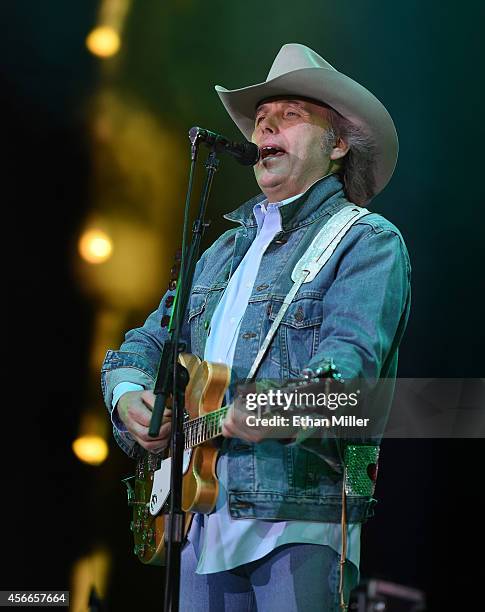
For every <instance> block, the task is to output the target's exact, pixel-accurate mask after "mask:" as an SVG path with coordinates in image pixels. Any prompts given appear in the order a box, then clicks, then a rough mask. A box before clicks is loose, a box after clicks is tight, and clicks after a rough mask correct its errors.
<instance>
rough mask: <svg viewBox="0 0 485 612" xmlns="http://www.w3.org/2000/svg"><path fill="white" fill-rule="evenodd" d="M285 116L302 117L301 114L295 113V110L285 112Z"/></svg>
mask: <svg viewBox="0 0 485 612" xmlns="http://www.w3.org/2000/svg"><path fill="white" fill-rule="evenodd" d="M285 115H286V116H287V117H299V116H300V114H299V113H298V112H297V111H295V110H287V111H286V112H285Z"/></svg>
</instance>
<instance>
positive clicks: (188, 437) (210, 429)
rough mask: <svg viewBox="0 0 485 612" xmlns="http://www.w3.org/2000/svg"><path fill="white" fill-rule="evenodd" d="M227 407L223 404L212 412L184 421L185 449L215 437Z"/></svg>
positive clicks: (220, 427)
mask: <svg viewBox="0 0 485 612" xmlns="http://www.w3.org/2000/svg"><path fill="white" fill-rule="evenodd" d="M228 409H229V407H228V406H223V407H222V408H219V409H218V410H214V412H209V413H208V414H204V415H203V416H199V417H197V418H195V419H191V420H190V421H185V423H184V434H185V450H188V449H189V448H193V447H194V446H197V445H198V444H202V443H203V442H207V440H212V438H217V436H220V435H221V432H222V421H223V420H224V417H225V416H226V414H227V411H228Z"/></svg>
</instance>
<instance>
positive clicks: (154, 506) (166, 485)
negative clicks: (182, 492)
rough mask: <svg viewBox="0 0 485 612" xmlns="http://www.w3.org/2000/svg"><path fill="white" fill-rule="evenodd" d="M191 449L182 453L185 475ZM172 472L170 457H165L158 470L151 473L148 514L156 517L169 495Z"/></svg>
mask: <svg viewBox="0 0 485 612" xmlns="http://www.w3.org/2000/svg"><path fill="white" fill-rule="evenodd" d="M191 456H192V449H191V448H189V449H187V450H186V451H184V457H183V468H182V471H183V474H186V473H187V470H188V469H189V466H190V458H191ZM171 472H172V457H167V459H164V460H163V461H162V463H161V464H160V467H159V468H158V470H156V471H155V472H154V473H153V487H152V492H151V495H150V514H151V515H152V516H156V515H157V514H158V513H159V512H160V510H161V509H162V507H163V504H164V503H165V502H166V501H167V499H168V496H169V495H170V475H171Z"/></svg>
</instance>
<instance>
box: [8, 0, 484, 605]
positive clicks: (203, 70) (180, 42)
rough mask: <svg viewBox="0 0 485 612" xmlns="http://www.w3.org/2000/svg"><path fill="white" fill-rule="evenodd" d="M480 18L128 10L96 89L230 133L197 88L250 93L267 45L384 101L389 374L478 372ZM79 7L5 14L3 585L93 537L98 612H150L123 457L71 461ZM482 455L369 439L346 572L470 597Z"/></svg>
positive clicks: (239, 174) (474, 598)
mask: <svg viewBox="0 0 485 612" xmlns="http://www.w3.org/2000/svg"><path fill="white" fill-rule="evenodd" d="M481 6H482V3H480V2H466V1H465V2H461V3H448V2H438V1H434V0H433V1H431V0H429V1H426V0H425V1H418V0H412V1H408V2H382V1H381V2H378V1H377V0H368V1H364V0H354V1H352V2H351V1H350V0H344V1H342V2H340V3H334V2H332V3H331V2H317V1H309V2H301V1H300V2H296V3H294V2H288V1H286V0H285V1H279V2H276V1H274V0H269V1H267V2H264V3H262V2H255V1H250V2H244V3H243V2H228V1H223V0H217V1H212V2H196V1H195V0H185V1H182V0H180V1H178V2H171V3H168V2H155V0H150V1H148V0H146V1H138V2H134V6H133V9H132V12H131V14H130V16H129V19H128V22H127V26H126V32H125V38H124V43H125V45H126V50H125V51H124V59H123V61H122V65H121V69H120V72H119V73H118V74H117V75H116V77H114V82H113V85H115V86H116V87H117V88H119V89H120V90H121V91H125V92H127V93H133V94H136V96H137V97H139V98H141V99H142V100H143V101H144V103H145V104H146V105H147V106H148V107H149V108H151V109H152V110H153V111H154V112H156V113H157V115H160V117H161V118H163V119H165V120H167V121H170V122H171V124H172V125H174V126H176V128H177V130H178V133H179V134H180V142H181V143H182V144H183V143H184V142H185V139H186V132H187V130H188V128H189V127H190V126H191V125H203V126H204V127H208V128H210V129H213V130H216V131H219V132H222V133H223V134H225V135H227V136H229V137H231V138H235V139H237V138H239V137H240V136H239V134H238V132H237V129H236V128H235V126H234V125H233V124H232V122H231V120H230V119H229V117H228V116H227V115H226V114H225V112H224V109H223V107H222V105H221V104H220V102H219V100H218V98H217V96H216V94H215V92H214V91H213V85H214V84H221V85H224V86H226V87H228V88H236V87H240V86H244V85H248V84H252V83H255V82H259V81H262V80H264V79H265V77H266V74H267V71H268V69H269V66H270V64H271V62H272V60H273V58H274V56H275V55H276V53H277V51H278V50H279V48H280V47H281V45H282V44H283V43H285V42H301V43H304V44H307V45H309V46H310V47H313V48H314V49H315V50H317V51H318V52H320V53H321V54H322V55H323V56H324V57H325V58H326V59H327V60H328V61H329V62H330V63H332V64H333V65H334V66H335V67H336V68H338V69H339V70H341V71H342V72H344V73H346V74H348V75H349V76H351V77H353V78H355V79H356V80H358V81H359V82H361V83H362V84H364V85H365V86H366V87H368V88H369V89H370V90H371V91H372V92H373V93H375V94H376V95H377V96H378V97H379V98H380V99H381V100H382V101H383V102H384V104H385V105H386V107H387V108H388V109H389V111H390V113H391V115H392V116H393V118H394V120H395V123H396V126H397V130H398V133H399V138H400V157H399V162H398V166H397V170H396V173H395V175H394V178H393V179H392V181H391V183H390V185H389V186H388V187H387V188H386V189H385V191H384V192H383V193H382V194H381V195H380V196H379V197H378V198H376V200H375V203H374V204H375V206H374V207H375V209H376V210H378V211H379V212H381V213H382V214H384V215H385V216H388V217H389V218H390V219H391V220H392V221H393V222H394V223H396V225H397V226H398V227H399V228H400V229H401V230H402V232H403V234H404V237H405V239H406V242H407V244H408V248H409V251H410V254H411V260H412V265H413V306H412V315H411V319H410V323H409V328H408V331H407V334H406V336H405V340H404V342H403V345H402V350H401V361H400V375H401V376H415V377H443V378H444V377H467V376H470V377H472V376H473V377H478V376H483V374H484V356H483V355H484V334H483V327H484V314H483V312H484V309H483V278H484V273H483V262H484V249H483V243H484V217H485V213H484V211H483V207H484V195H483V193H484V189H483V176H484V161H485V160H484V155H483V119H482V112H483V111H482V108H483V91H482V87H481V83H482V82H483V59H484V58H483V52H482V47H483V32H482V24H483V11H482V12H480V8H481ZM96 8H97V3H96V2H93V1H92V0H89V1H84V2H82V3H72V2H69V3H67V2H60V1H59V0H53V1H51V2H49V3H43V2H34V1H31V2H26V1H21V0H20V1H19V0H17V1H16V2H15V3H10V4H9V5H8V6H3V8H2V12H3V13H4V18H3V20H2V21H3V33H2V36H1V37H0V45H1V51H0V58H1V61H0V64H1V80H2V92H3V94H2V96H3V102H4V103H6V104H5V107H4V111H3V114H2V117H3V132H4V134H8V135H9V138H8V139H4V152H3V153H4V159H6V165H5V167H6V169H7V172H6V173H5V174H6V177H5V179H4V180H5V181H6V182H5V183H4V184H5V187H4V197H3V208H2V210H3V215H2V221H3V232H2V237H3V239H2V243H3V244H2V246H3V254H4V262H5V264H6V266H5V267H6V271H7V275H8V283H6V295H7V297H8V304H9V309H8V314H6V315H5V318H4V321H3V323H4V328H5V329H6V330H7V334H5V335H4V342H3V346H4V352H5V356H6V358H7V361H8V363H9V365H10V366H11V368H10V373H9V377H8V378H7V380H6V382H4V400H3V402H2V403H3V412H4V414H5V415H6V416H7V417H8V418H7V419H5V423H4V424H3V427H2V431H3V440H4V444H3V448H4V450H5V458H4V472H5V473H6V474H7V475H9V476H11V479H10V480H11V481H12V482H11V483H10V484H5V490H4V499H5V501H4V504H3V506H4V508H3V509H4V514H5V516H4V518H3V522H2V525H3V529H4V532H5V534H6V535H9V536H11V537H10V538H9V543H8V545H7V544H6V545H4V547H3V555H2V556H3V557H4V559H3V563H4V564H5V565H6V567H8V571H7V572H5V573H3V575H2V578H1V580H0V582H1V584H0V586H1V588H2V589H7V588H25V589H35V588H67V584H68V572H69V567H70V564H71V563H72V561H73V560H74V559H75V558H77V557H78V556H79V555H80V554H82V553H84V552H87V551H89V549H90V547H91V546H93V545H94V544H95V543H96V542H97V541H102V542H107V543H108V544H109V546H110V547H111V548H112V549H113V551H114V559H115V563H114V574H113V587H112V588H111V590H110V608H109V609H112V610H121V609H132V608H137V609H143V610H145V609H147V610H148V609H155V607H154V606H155V605H157V606H158V602H161V595H160V591H161V579H160V575H159V572H158V570H155V569H153V568H144V567H142V566H141V565H140V564H139V563H138V562H137V561H136V560H135V558H134V557H133V556H132V554H131V550H130V549H131V543H130V535H129V532H128V510H127V509H126V507H125V500H124V492H123V490H122V489H121V487H120V486H119V483H118V475H119V473H121V472H123V470H125V471H126V472H129V471H130V470H131V465H130V463H129V462H128V461H127V460H125V459H124V458H123V457H122V456H121V454H120V453H117V452H112V453H111V455H110V459H109V461H108V462H107V463H106V464H105V465H104V466H103V467H102V468H99V469H94V468H88V467H86V466H82V465H80V464H79V463H78V462H77V460H76V459H75V458H74V457H73V455H72V453H71V450H70V443H71V440H72V439H73V437H74V436H75V434H76V428H77V424H78V419H79V414H80V412H81V408H82V393H83V382H84V380H85V376H86V373H87V365H86V361H87V354H88V349H89V346H88V343H89V330H90V324H91V322H92V317H93V313H92V310H91V308H92V307H91V306H90V304H89V303H88V302H87V300H86V299H85V298H84V297H83V296H82V295H81V293H80V291H79V290H78V289H77V288H76V285H75V283H74V280H73V278H72V276H71V273H70V267H69V260H70V252H71V249H72V242H73V239H74V237H75V235H76V232H77V229H78V226H79V223H80V221H81V219H82V218H83V216H84V214H85V212H86V211H87V209H88V206H89V198H88V192H87V184H88V179H89V175H90V158H89V151H88V144H87V138H86V119H85V116H84V114H83V103H84V102H85V101H86V100H87V99H88V98H89V96H90V95H91V94H92V92H93V91H95V89H96V87H97V86H98V85H99V83H100V80H101V77H100V73H99V70H98V61H97V60H96V59H94V58H93V57H92V56H90V55H89V53H88V52H87V51H86V49H85V46H84V38H85V35H86V33H87V32H88V31H89V29H90V28H91V27H92V26H93V24H94V22H95V18H96ZM7 186H11V187H12V192H11V195H9V196H7V189H6V187H7ZM256 190H257V186H256V183H255V181H254V178H253V175H252V171H251V170H245V169H242V168H241V167H239V166H237V165H236V164H235V163H234V162H233V161H232V160H230V159H227V160H226V159H224V161H223V166H222V169H221V171H220V172H219V173H218V175H217V178H216V184H215V188H214V192H213V197H212V202H211V215H210V216H211V218H212V220H213V225H212V227H211V229H210V231H209V233H208V235H207V237H206V243H210V241H211V240H212V239H213V238H214V237H215V236H217V235H218V234H219V233H220V231H222V229H224V228H225V227H226V226H225V225H224V224H223V222H222V221H218V217H219V216H220V214H222V212H224V211H227V210H230V209H232V208H235V207H236V206H237V205H238V203H239V202H241V201H242V200H244V199H246V198H247V197H249V196H251V195H253V194H254V193H255V192H256ZM180 205H181V206H182V200H181V203H180ZM174 231H175V230H174ZM163 284H164V282H161V286H162V285H163ZM483 451H484V444H483V441H471V440H470V441H445V440H443V441H429V442H426V441H419V442H417V441H408V442H406V441H399V442H397V441H387V442H386V443H385V444H384V447H383V451H382V463H381V471H380V480H379V485H378V491H377V494H378V497H379V499H380V502H379V504H378V506H377V518H375V519H374V520H372V521H371V522H370V523H369V524H368V526H367V527H366V529H365V535H364V539H363V558H362V573H363V575H364V576H381V577H383V578H386V579H390V580H395V581H397V582H400V583H403V584H408V585H414V586H417V587H420V588H423V589H425V590H426V591H427V593H428V596H429V599H430V604H431V605H430V609H432V610H440V611H441V610H444V609H453V610H462V609H463V610H464V609H474V607H473V606H474V605H478V603H477V602H478V600H479V593H478V589H479V585H478V584H477V583H476V582H475V581H474V580H473V566H472V567H471V570H472V572H471V573H469V569H470V566H469V563H468V558H469V549H470V547H471V548H473V547H474V546H475V544H474V542H475V535H476V534H477V532H478V531H479V525H480V521H481V519H482V513H481V511H480V507H481V508H482V509H483V506H481V504H480V501H481V489H482V488H483V486H482V483H483ZM32 473H33V474H34V476H33V477H32V476H29V474H30V475H31V474H32ZM31 479H33V482H32V483H31V484H30V485H29V486H28V487H27V488H26V486H25V483H26V482H27V481H29V482H30V481H31ZM7 482H8V480H7ZM455 600H456V601H457V602H459V603H457V604H456V606H457V607H453V605H455V604H452V603H451V602H453V601H455ZM467 603H469V604H470V605H471V606H472V607H470V608H466V604H467ZM450 605H451V607H449V606H450ZM160 607H161V604H160V606H159V608H160Z"/></svg>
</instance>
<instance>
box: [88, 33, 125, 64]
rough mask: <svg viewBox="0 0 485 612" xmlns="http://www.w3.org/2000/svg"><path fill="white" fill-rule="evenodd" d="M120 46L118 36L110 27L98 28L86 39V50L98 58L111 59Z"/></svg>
mask: <svg viewBox="0 0 485 612" xmlns="http://www.w3.org/2000/svg"><path fill="white" fill-rule="evenodd" d="M120 45H121V40H120V35H119V34H118V32H117V31H116V30H115V29H114V28H112V27H110V26H98V27H97V28H94V30H91V32H90V33H89V34H88V36H87V38H86V46H87V48H88V49H89V50H90V51H91V53H93V54H94V55H97V56H99V57H111V56H112V55H115V54H116V53H118V51H119V48H120Z"/></svg>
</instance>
